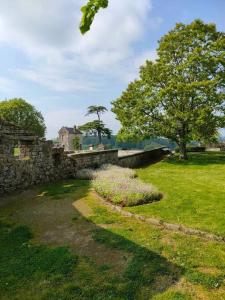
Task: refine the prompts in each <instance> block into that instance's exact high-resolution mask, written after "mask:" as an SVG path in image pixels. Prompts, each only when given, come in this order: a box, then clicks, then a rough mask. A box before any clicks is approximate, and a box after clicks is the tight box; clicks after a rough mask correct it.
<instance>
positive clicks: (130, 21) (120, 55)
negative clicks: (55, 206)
mask: <svg viewBox="0 0 225 300" xmlns="http://www.w3.org/2000/svg"><path fill="white" fill-rule="evenodd" d="M82 4H83V0H67V1H65V0H48V1H46V0H38V1H30V0H13V1H5V0H0V7H1V10H0V43H5V44H9V45H10V46H12V45H13V46H14V47H17V48H19V49H22V51H24V52H25V53H26V54H27V55H28V56H29V58H30V62H31V63H30V65H31V66H29V68H24V69H23V70H20V72H19V74H20V75H21V76H22V77H23V78H26V79H27V80H30V81H33V82H36V83H38V84H41V85H43V86H45V87H46V86H47V87H48V88H49V89H51V90H55V91H58V90H60V91H65V92H66V91H71V90H72V91H79V90H81V89H87V90H89V89H90V83H87V84H86V80H87V76H86V74H88V75H89V76H90V77H92V78H95V74H96V73H97V74H102V75H105V76H108V77H109V78H110V77H113V76H114V77H118V78H122V77H124V76H125V74H126V73H127V70H126V66H127V65H130V66H131V68H132V66H133V69H134V70H135V69H136V66H135V64H133V61H134V60H135V57H136V54H135V52H134V50H133V47H132V46H133V45H134V43H135V42H137V41H138V40H140V39H141V37H142V35H143V34H144V32H145V30H146V28H152V29H154V26H158V25H157V24H159V22H160V21H159V20H158V19H156V18H155V19H151V20H149V18H148V14H149V11H150V10H151V0H138V1H131V0H111V1H110V2H109V7H108V8H107V9H106V10H101V11H100V12H99V13H98V14H97V16H96V19H95V21H94V23H93V26H92V28H91V31H90V32H88V33H87V34H86V35H84V36H82V35H81V34H80V32H79V29H78V26H79V21H80V17H81V13H80V7H81V6H82ZM154 20H155V21H154ZM31 69H32V71H31ZM49 70H50V71H51V72H52V74H53V75H51V76H50V74H49ZM109 70H110V71H109ZM129 72H130V70H129ZM93 81H94V80H93ZM93 81H92V83H91V88H93V86H96V82H95V83H94V82H93ZM60 82H61V83H60Z"/></svg>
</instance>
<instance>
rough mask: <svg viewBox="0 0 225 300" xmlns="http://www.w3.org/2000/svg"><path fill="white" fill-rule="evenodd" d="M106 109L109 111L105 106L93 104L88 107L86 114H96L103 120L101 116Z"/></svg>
mask: <svg viewBox="0 0 225 300" xmlns="http://www.w3.org/2000/svg"><path fill="white" fill-rule="evenodd" d="M106 111H108V109H107V108H106V107H105V106H100V105H92V106H89V107H88V109H87V113H86V116H89V115H93V114H96V115H97V117H98V120H99V121H101V117H100V116H101V114H102V113H104V112H106Z"/></svg>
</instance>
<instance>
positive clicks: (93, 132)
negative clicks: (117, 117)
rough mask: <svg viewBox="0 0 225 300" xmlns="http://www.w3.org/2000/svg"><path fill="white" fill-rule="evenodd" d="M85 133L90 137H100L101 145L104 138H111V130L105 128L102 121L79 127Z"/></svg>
mask: <svg viewBox="0 0 225 300" xmlns="http://www.w3.org/2000/svg"><path fill="white" fill-rule="evenodd" d="M79 129H80V130H81V131H83V132H86V133H87V134H88V135H90V136H98V140H99V144H101V143H102V137H103V136H106V137H107V138H110V137H111V134H112V132H111V130H110V129H109V128H107V127H106V126H105V124H104V123H103V122H102V121H99V120H94V121H92V122H88V123H86V124H84V125H82V126H80V127H79Z"/></svg>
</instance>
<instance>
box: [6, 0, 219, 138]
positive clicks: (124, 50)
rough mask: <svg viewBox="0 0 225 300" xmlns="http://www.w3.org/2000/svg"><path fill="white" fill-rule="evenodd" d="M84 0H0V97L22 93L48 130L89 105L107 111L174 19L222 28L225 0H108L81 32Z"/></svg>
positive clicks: (75, 118) (74, 119)
mask: <svg viewBox="0 0 225 300" xmlns="http://www.w3.org/2000/svg"><path fill="white" fill-rule="evenodd" d="M85 2H86V0H38V1H31V0H0V100H5V99H11V98H15V97H16V98H23V99H25V100H27V101H28V102H29V103H31V104H33V105H34V106H35V107H36V108H37V109H38V110H40V111H41V112H42V114H43V116H44V118H45V122H46V125H47V138H54V137H56V136H57V134H58V130H59V129H60V128H61V127H62V126H74V125H75V124H76V125H81V124H84V123H85V122H87V121H89V120H91V119H90V117H85V113H86V109H87V107H88V106H90V105H104V106H106V107H107V108H108V109H109V112H108V113H106V114H105V116H104V117H103V120H104V121H105V123H106V124H107V125H108V126H109V127H110V128H111V129H113V131H114V133H116V132H117V131H118V129H119V127H120V124H119V122H118V121H117V120H116V118H115V115H113V113H112V112H110V107H111V104H110V103H111V101H113V100H115V99H117V98H118V97H119V96H120V95H121V93H122V91H123V90H125V89H126V87H127V84H128V83H129V82H130V81H132V80H134V79H135V78H137V77H138V70H139V67H140V65H142V64H143V63H144V62H145V60H146V59H149V60H150V59H152V60H154V59H155V58H156V57H157V55H156V49H157V44H158V40H159V39H160V37H161V36H163V35H164V34H166V33H167V32H168V31H169V30H170V29H172V28H173V27H174V26H175V24H176V23H177V22H183V23H190V22H191V21H193V20H194V19H196V18H200V19H202V20H203V21H205V22H213V23H215V24H216V25H217V28H218V30H220V31H225V18H224V13H225V0H109V7H108V8H107V9H105V10H101V11H100V12H99V13H98V15H97V16H96V18H95V20H94V23H93V26H92V28H91V31H90V32H88V33H87V34H85V35H84V36H82V35H81V34H80V32H79V29H78V27H79V22H80V18H81V12H80V7H81V6H82V4H84V3H85Z"/></svg>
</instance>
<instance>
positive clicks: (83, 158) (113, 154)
mask: <svg viewBox="0 0 225 300" xmlns="http://www.w3.org/2000/svg"><path fill="white" fill-rule="evenodd" d="M68 156H69V158H70V159H72V160H73V161H75V162H76V168H77V169H78V170H79V169H84V168H97V167H99V166H101V165H103V164H115V165H117V164H118V150H103V151H93V152H86V153H76V154H69V155H68Z"/></svg>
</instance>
